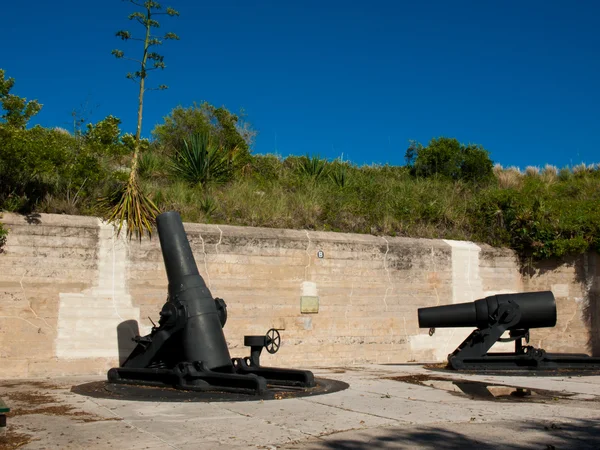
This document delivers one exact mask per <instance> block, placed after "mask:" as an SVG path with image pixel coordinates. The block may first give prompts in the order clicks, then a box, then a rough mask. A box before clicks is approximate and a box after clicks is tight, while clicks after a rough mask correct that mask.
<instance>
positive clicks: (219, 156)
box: [170, 133, 237, 185]
mask: <svg viewBox="0 0 600 450" xmlns="http://www.w3.org/2000/svg"><path fill="white" fill-rule="evenodd" d="M236 154H237V149H232V150H230V151H226V150H225V149H224V148H223V147H222V146H220V145H219V144H218V143H217V142H216V141H215V140H213V139H212V138H211V136H210V135H209V133H199V134H194V135H192V136H191V137H190V138H189V140H188V139H186V140H184V141H183V146H182V148H181V149H180V150H179V151H177V152H176V153H175V155H174V156H173V157H171V161H170V168H171V170H172V171H173V173H174V174H175V175H176V176H178V177H180V178H182V179H184V180H185V181H187V182H189V183H194V184H201V185H204V184H206V183H209V182H217V183H219V182H224V181H227V180H228V179H229V178H230V177H231V172H232V165H233V159H235V156H236Z"/></svg>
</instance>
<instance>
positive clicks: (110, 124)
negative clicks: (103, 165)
mask: <svg viewBox="0 0 600 450" xmlns="http://www.w3.org/2000/svg"><path fill="white" fill-rule="evenodd" d="M120 124H121V119H119V118H117V117H114V116H112V115H111V116H107V117H106V118H104V119H103V120H101V121H100V122H98V123H97V124H91V123H90V124H87V125H86V131H85V133H84V134H83V139H84V141H85V143H86V145H87V146H89V147H90V148H91V149H92V150H93V151H94V152H95V153H96V154H98V155H102V156H109V157H116V158H119V157H122V156H125V155H132V154H133V151H134V147H135V137H134V136H133V135H131V134H129V133H127V134H124V135H121V129H120V128H119V125H120ZM149 146H150V142H149V141H148V140H147V139H140V150H141V151H144V150H147V149H148V147H149Z"/></svg>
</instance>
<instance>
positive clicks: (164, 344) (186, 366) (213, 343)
mask: <svg viewBox="0 0 600 450" xmlns="http://www.w3.org/2000/svg"><path fill="white" fill-rule="evenodd" d="M156 225H157V229H158V236H159V240H160V247H161V250H162V255H163V259H164V263H165V269H166V272H167V279H168V282H169V286H168V296H167V300H166V303H165V304H164V305H163V307H162V309H161V311H160V319H159V320H158V325H155V324H154V323H153V325H154V326H153V327H152V330H151V333H150V334H149V335H147V336H136V337H134V338H133V340H134V341H135V342H136V344H137V345H136V347H135V348H134V349H133V351H132V352H131V354H130V355H129V356H128V357H127V359H126V360H125V361H124V362H123V363H122V364H121V367H117V368H112V369H110V370H109V371H108V381H109V382H110V383H123V384H134V385H146V386H158V387H174V388H179V389H186V390H191V391H220V392H233V393H242V394H256V395H260V394H263V393H264V392H265V391H266V390H267V386H268V385H275V386H288V387H298V388H309V387H314V386H315V380H314V376H313V374H312V372H310V371H307V370H295V369H282V368H273V367H263V366H261V364H260V353H261V351H262V349H263V348H266V349H267V351H268V352H269V353H275V352H277V350H279V346H280V342H281V336H280V334H279V330H275V329H271V330H269V331H268V332H267V334H266V335H263V336H246V337H245V344H246V345H247V346H249V347H251V354H250V356H249V357H247V358H231V356H230V354H229V349H228V347H227V341H226V340H225V334H224V332H223V327H224V326H225V323H226V322H227V305H226V304H225V301H224V300H223V299H220V298H213V296H212V294H211V292H210V290H209V288H208V287H207V286H206V284H205V282H204V279H203V278H202V277H201V276H200V274H199V272H198V267H197V266H196V262H195V260H194V256H193V254H192V250H191V248H190V244H189V241H188V239H187V236H186V234H185V230H184V228H183V223H182V221H181V217H180V215H179V213H177V212H175V211H169V212H166V213H163V214H160V215H159V216H158V217H157V220H156Z"/></svg>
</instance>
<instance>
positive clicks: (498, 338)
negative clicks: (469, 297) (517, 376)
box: [418, 291, 600, 371]
mask: <svg viewBox="0 0 600 450" xmlns="http://www.w3.org/2000/svg"><path fill="white" fill-rule="evenodd" d="M418 315H419V327H421V328H429V329H430V331H429V334H430V335H433V333H434V332H435V329H436V328H455V327H476V329H475V330H474V331H473V332H472V333H471V334H470V335H469V336H468V337H467V338H466V339H465V340H464V341H463V343H462V344H460V345H459V346H458V348H457V349H456V350H454V351H453V352H452V353H451V354H450V355H448V363H449V366H450V367H451V368H452V369H455V370H470V371H493V370H499V371H502V370H519V369H530V370H559V369H596V370H598V369H600V358H593V357H590V356H589V355H586V354H579V353H577V354H576V353H547V352H546V351H545V350H543V349H541V348H535V347H533V346H530V345H523V340H525V343H526V344H528V343H529V330H530V329H531V328H548V327H553V326H555V325H556V301H555V299H554V295H553V294H552V292H550V291H541V292H526V293H520V294H499V295H492V296H490V297H486V298H483V299H479V300H476V301H474V302H472V303H458V304H454V305H441V306H434V307H430V308H420V309H419V310H418ZM505 332H508V337H502V336H503V335H504V334H505ZM512 341H514V342H515V350H514V352H495V353H488V352H489V350H490V349H491V348H492V346H493V345H494V344H495V343H496V342H512Z"/></svg>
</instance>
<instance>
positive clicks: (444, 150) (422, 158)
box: [405, 137, 493, 181]
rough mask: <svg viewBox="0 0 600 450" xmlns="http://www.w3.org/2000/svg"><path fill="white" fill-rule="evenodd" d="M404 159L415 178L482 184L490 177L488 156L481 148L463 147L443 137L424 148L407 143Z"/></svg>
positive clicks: (474, 146) (415, 143)
mask: <svg viewBox="0 0 600 450" xmlns="http://www.w3.org/2000/svg"><path fill="white" fill-rule="evenodd" d="M405 159H406V164H407V166H409V167H410V169H411V172H412V173H413V174H414V175H416V176H422V177H430V176H435V175H441V176H444V177H448V178H451V179H453V180H465V181H478V180H484V179H487V178H489V177H490V176H491V174H492V167H493V162H492V160H491V159H490V157H489V153H488V152H487V150H485V149H484V148H483V147H481V146H479V145H474V144H469V145H464V144H461V143H460V142H458V140H456V139H454V138H447V137H440V138H437V139H432V140H431V141H429V144H427V146H426V147H424V146H423V145H421V144H419V143H417V142H414V141H413V142H411V143H410V146H409V147H408V149H407V150H406V155H405Z"/></svg>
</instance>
